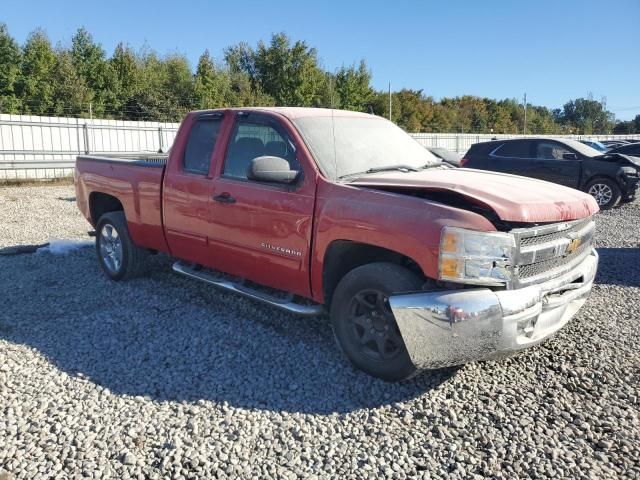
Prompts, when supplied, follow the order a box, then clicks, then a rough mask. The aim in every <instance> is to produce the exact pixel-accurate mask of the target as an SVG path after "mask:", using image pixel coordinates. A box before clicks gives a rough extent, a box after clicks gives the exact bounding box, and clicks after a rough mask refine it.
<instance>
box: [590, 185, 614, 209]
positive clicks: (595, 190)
mask: <svg viewBox="0 0 640 480" xmlns="http://www.w3.org/2000/svg"><path fill="white" fill-rule="evenodd" d="M589 195H591V196H592V197H593V198H595V199H596V202H597V203H598V205H599V206H603V205H607V204H608V203H609V202H610V201H611V198H612V197H613V192H612V191H611V187H610V186H609V185H607V184H605V183H594V184H593V185H591V188H589Z"/></svg>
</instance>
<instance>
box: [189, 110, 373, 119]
mask: <svg viewBox="0 0 640 480" xmlns="http://www.w3.org/2000/svg"><path fill="white" fill-rule="evenodd" d="M224 110H232V111H237V112H249V111H261V112H273V113H279V114H280V115H282V116H284V117H287V118H289V119H291V120H293V119H295V118H303V117H330V116H332V115H333V116H334V117H368V118H376V115H371V114H369V113H362V112H354V111H351V110H337V109H331V108H314V107H246V108H218V109H214V110H201V111H200V112H199V113H202V112H216V111H218V112H219V111H224Z"/></svg>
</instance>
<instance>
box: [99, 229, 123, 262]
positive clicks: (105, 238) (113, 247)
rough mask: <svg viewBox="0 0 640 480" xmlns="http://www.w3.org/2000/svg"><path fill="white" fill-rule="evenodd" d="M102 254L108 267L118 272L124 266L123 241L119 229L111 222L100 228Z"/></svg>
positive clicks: (103, 260)
mask: <svg viewBox="0 0 640 480" xmlns="http://www.w3.org/2000/svg"><path fill="white" fill-rule="evenodd" d="M100 256H101V257H102V262H103V263H104V265H105V266H106V267H107V269H108V270H109V271H110V272H111V273H113V274H116V273H118V272H119V271H120V267H121V266H122V241H121V240H120V236H119V235H118V231H117V230H116V229H115V227H114V226H113V225H111V224H110V223H105V224H104V225H103V226H102V230H100Z"/></svg>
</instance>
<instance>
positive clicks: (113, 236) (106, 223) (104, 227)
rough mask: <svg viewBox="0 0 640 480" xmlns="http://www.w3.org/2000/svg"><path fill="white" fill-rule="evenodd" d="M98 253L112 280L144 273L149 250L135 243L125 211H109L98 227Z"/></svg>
mask: <svg viewBox="0 0 640 480" xmlns="http://www.w3.org/2000/svg"><path fill="white" fill-rule="evenodd" d="M96 253H97V254H98V261H99V262H100V266H101V267H102V270H103V271H104V273H106V274H107V276H108V277H109V278H111V279H112V280H124V279H128V278H133V277H136V276H139V275H140V274H142V273H143V272H144V270H145V267H146V260H147V257H148V251H147V250H145V249H144V248H140V247H138V246H137V245H135V244H134V243H133V241H132V240H131V236H130V235H129V229H128V228H127V220H126V218H125V216H124V213H123V212H107V213H105V214H104V215H102V217H100V220H98V225H97V228H96Z"/></svg>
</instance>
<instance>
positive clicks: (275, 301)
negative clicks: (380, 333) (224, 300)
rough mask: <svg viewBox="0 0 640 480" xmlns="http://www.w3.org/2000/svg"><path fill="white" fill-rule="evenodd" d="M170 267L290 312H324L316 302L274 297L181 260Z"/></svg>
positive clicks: (315, 313)
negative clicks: (303, 302)
mask: <svg viewBox="0 0 640 480" xmlns="http://www.w3.org/2000/svg"><path fill="white" fill-rule="evenodd" d="M172 268H173V271H174V272H177V273H180V274H182V275H185V276H187V277H191V278H195V279H196V280H200V281H203V282H206V283H209V284H211V285H214V286H216V287H219V288H222V289H224V290H228V291H231V292H234V293H239V294H240V295H243V296H245V297H248V298H251V299H253V300H257V301H259V302H262V303H266V304H267V305H271V306H273V307H276V308H279V309H281V310H285V311H287V312H290V313H295V314H297V315H304V316H314V315H320V314H321V313H323V312H324V307H323V306H322V305H320V304H318V303H314V304H310V305H302V304H300V303H295V302H294V301H293V295H288V296H287V297H285V298H278V297H274V296H272V295H269V294H268V293H264V292H261V291H259V290H256V289H254V288H251V287H247V286H245V285H242V284H241V283H238V282H233V281H231V280H227V279H225V278H223V277H221V276H216V275H215V274H213V273H211V272H208V271H206V270H198V269H196V268H194V267H192V266H190V265H187V264H185V263H183V262H175V263H174V264H173V267H172Z"/></svg>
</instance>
